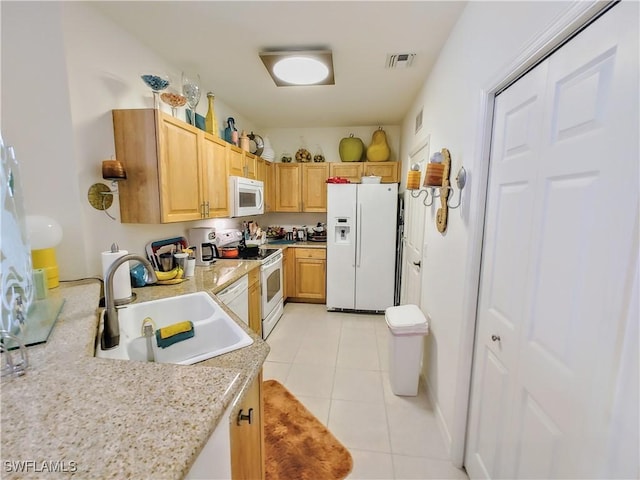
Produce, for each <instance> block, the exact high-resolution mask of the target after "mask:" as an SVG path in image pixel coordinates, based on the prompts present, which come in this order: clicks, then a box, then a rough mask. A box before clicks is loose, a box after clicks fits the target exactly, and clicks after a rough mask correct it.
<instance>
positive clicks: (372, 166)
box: [364, 162, 400, 183]
mask: <svg viewBox="0 0 640 480" xmlns="http://www.w3.org/2000/svg"><path fill="white" fill-rule="evenodd" d="M398 166H399V162H367V163H365V165H364V174H365V175H378V176H380V177H382V179H381V180H380V181H381V182H382V183H398V182H399V181H400V173H399V169H398Z"/></svg>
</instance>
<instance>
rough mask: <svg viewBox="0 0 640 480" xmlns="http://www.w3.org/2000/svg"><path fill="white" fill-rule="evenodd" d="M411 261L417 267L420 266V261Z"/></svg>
mask: <svg viewBox="0 0 640 480" xmlns="http://www.w3.org/2000/svg"><path fill="white" fill-rule="evenodd" d="M411 263H413V264H414V265H415V266H416V267H418V268H420V265H422V261H417V262H411Z"/></svg>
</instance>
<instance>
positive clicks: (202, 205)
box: [200, 202, 204, 218]
mask: <svg viewBox="0 0 640 480" xmlns="http://www.w3.org/2000/svg"><path fill="white" fill-rule="evenodd" d="M200 218H204V202H202V203H201V204H200Z"/></svg>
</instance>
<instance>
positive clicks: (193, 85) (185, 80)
mask: <svg viewBox="0 0 640 480" xmlns="http://www.w3.org/2000/svg"><path fill="white" fill-rule="evenodd" d="M182 93H183V94H184V96H185V97H186V99H187V104H188V105H189V108H191V110H192V111H193V112H194V113H195V111H196V106H197V105H198V103H200V95H201V91H200V75H198V74H197V73H196V74H195V75H191V74H187V73H185V72H182ZM191 125H193V126H194V127H195V126H196V117H195V115H191Z"/></svg>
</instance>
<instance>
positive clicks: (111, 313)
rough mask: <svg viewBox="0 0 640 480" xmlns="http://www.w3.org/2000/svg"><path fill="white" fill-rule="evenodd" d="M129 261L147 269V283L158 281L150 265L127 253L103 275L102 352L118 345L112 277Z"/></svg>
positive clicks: (138, 256)
mask: <svg viewBox="0 0 640 480" xmlns="http://www.w3.org/2000/svg"><path fill="white" fill-rule="evenodd" d="M129 260H138V261H139V262H142V265H144V268H146V269H147V283H155V282H157V281H158V278H157V277H156V272H154V270H153V267H152V266H151V263H149V260H147V259H146V258H144V257H141V256H140V255H136V254H133V253H128V254H127V255H124V256H122V257H119V258H118V259H116V260H115V261H114V262H113V263H112V264H111V265H109V268H108V269H107V273H105V275H104V306H105V312H104V329H103V331H102V337H101V338H100V347H101V348H102V350H109V349H111V348H115V347H117V346H118V344H119V343H120V324H119V323H118V311H117V310H116V305H115V299H114V298H113V277H114V276H115V273H116V270H117V269H118V267H119V266H120V265H122V264H123V263H124V262H128V261H129Z"/></svg>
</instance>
